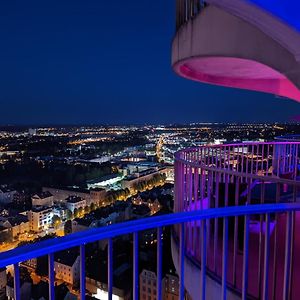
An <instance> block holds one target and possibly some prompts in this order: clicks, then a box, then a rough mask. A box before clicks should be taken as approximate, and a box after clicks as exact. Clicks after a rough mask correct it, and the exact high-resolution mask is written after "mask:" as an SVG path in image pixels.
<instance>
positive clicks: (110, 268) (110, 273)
mask: <svg viewBox="0 0 300 300" xmlns="http://www.w3.org/2000/svg"><path fill="white" fill-rule="evenodd" d="M107 251H108V253H107V256H108V259H107V268H108V270H107V274H108V300H112V293H113V240H112V238H110V239H109V240H108V248H107Z"/></svg>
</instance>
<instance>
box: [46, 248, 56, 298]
mask: <svg viewBox="0 0 300 300" xmlns="http://www.w3.org/2000/svg"><path fill="white" fill-rule="evenodd" d="M48 277H49V299H50V300H55V291H54V280H55V278H54V254H53V253H49V254H48Z"/></svg>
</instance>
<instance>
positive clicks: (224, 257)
mask: <svg viewBox="0 0 300 300" xmlns="http://www.w3.org/2000/svg"><path fill="white" fill-rule="evenodd" d="M227 256H228V217H224V218H223V253H222V299H223V300H226V299H227Z"/></svg>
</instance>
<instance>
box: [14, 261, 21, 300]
mask: <svg viewBox="0 0 300 300" xmlns="http://www.w3.org/2000/svg"><path fill="white" fill-rule="evenodd" d="M20 299H21V294H20V268H19V263H16V264H14V300H20Z"/></svg>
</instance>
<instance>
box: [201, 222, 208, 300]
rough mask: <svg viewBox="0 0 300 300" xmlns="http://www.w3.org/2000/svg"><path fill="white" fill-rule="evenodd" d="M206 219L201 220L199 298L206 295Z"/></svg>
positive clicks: (203, 297)
mask: <svg viewBox="0 0 300 300" xmlns="http://www.w3.org/2000/svg"><path fill="white" fill-rule="evenodd" d="M206 241H207V239H206V220H202V221H201V300H205V296H206Z"/></svg>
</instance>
